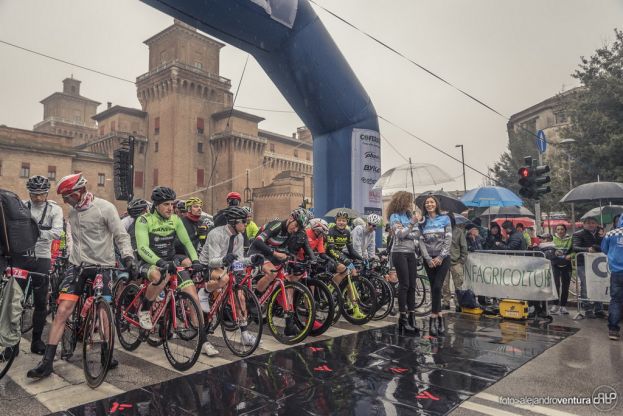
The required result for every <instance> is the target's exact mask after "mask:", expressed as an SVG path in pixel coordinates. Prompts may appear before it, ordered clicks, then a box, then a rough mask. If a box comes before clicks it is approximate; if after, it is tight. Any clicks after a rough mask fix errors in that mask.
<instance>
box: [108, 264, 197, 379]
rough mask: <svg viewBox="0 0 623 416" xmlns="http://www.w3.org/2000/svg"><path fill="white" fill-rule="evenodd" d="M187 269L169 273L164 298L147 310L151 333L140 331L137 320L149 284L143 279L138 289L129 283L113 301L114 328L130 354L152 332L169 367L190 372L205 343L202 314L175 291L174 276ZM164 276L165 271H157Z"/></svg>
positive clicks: (188, 300)
mask: <svg viewBox="0 0 623 416" xmlns="http://www.w3.org/2000/svg"><path fill="white" fill-rule="evenodd" d="M188 270H189V268H184V267H178V268H177V273H175V274H169V281H168V282H167V285H166V286H165V288H164V298H163V299H160V298H157V300H156V301H154V302H153V304H152V307H151V319H152V322H154V323H156V322H157V323H158V324H159V325H154V328H153V329H152V330H149V331H147V330H144V329H142V328H141V326H140V324H139V321H138V312H139V311H140V308H141V303H142V302H141V299H142V295H143V293H144V292H145V290H146V289H147V286H148V285H149V284H150V282H149V281H147V279H145V280H144V281H143V283H142V284H141V285H140V286H139V285H137V284H136V283H130V284H129V285H128V286H126V287H125V289H124V290H123V292H121V295H120V296H119V300H118V302H117V308H116V309H117V310H116V317H115V318H116V319H115V326H116V327H117V334H118V335H119V342H121V345H122V346H123V348H125V349H126V350H128V351H133V350H135V349H136V348H138V346H139V345H140V344H141V342H143V341H145V340H147V338H148V337H150V334H152V333H154V332H156V333H158V334H159V336H160V337H161V338H162V343H163V346H164V353H165V355H166V357H167V360H168V361H169V363H171V365H172V366H173V368H175V369H176V370H179V371H185V370H188V369H190V368H191V367H192V366H193V365H195V363H196V362H197V359H198V358H199V354H201V347H202V345H203V343H204V342H205V331H203V330H202V328H203V326H204V321H203V313H202V311H201V308H200V307H199V305H198V304H197V302H195V300H194V299H193V297H192V296H190V295H189V294H188V293H186V292H182V291H181V290H178V274H179V273H188ZM160 272H161V273H163V274H164V273H167V272H166V270H162V269H161V270H160Z"/></svg>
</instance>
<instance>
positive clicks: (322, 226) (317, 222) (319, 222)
mask: <svg viewBox="0 0 623 416" xmlns="http://www.w3.org/2000/svg"><path fill="white" fill-rule="evenodd" d="M309 228H311V229H312V230H314V231H318V232H321V233H323V234H329V224H327V222H326V221H325V220H323V219H322V218H312V219H311V220H309Z"/></svg>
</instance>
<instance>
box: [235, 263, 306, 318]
mask: <svg viewBox="0 0 623 416" xmlns="http://www.w3.org/2000/svg"><path fill="white" fill-rule="evenodd" d="M276 267H277V268H276V269H275V271H276V273H277V275H276V276H275V279H274V280H273V281H272V282H271V283H270V285H269V286H268V288H267V289H266V290H265V291H264V294H262V296H261V297H260V299H258V301H259V303H260V305H264V304H265V303H266V301H267V300H268V299H269V298H270V297H271V296H272V294H273V292H274V291H275V289H276V287H277V286H279V287H280V288H281V301H282V304H283V305H284V307H285V309H286V311H287V312H291V311H292V310H293V309H294V308H293V306H292V305H291V304H290V303H289V302H288V297H287V296H286V287H285V284H284V283H283V282H284V280H285V279H286V274H285V272H284V271H283V269H284V267H285V263H282V264H280V265H279V266H276ZM251 275H252V273H249V272H247V274H246V275H245V277H244V279H242V281H241V282H240V284H241V285H244V284H246V285H247V286H248V287H249V290H251V289H253V287H252V284H251Z"/></svg>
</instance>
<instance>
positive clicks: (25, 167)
mask: <svg viewBox="0 0 623 416" xmlns="http://www.w3.org/2000/svg"><path fill="white" fill-rule="evenodd" d="M29 176H30V163H26V162H22V168H21V169H20V170H19V177H20V178H28V177H29Z"/></svg>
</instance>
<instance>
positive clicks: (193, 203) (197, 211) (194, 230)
mask: <svg viewBox="0 0 623 416" xmlns="http://www.w3.org/2000/svg"><path fill="white" fill-rule="evenodd" d="M202 208H203V201H202V200H201V199H199V198H197V197H192V198H189V199H187V200H186V203H185V210H186V213H184V214H183V215H182V216H180V218H181V220H182V224H184V227H185V228H186V232H187V233H188V237H190V241H191V243H192V245H193V247H195V250H196V251H197V253H199V252H200V251H201V247H203V244H204V243H205V241H206V236H207V235H208V223H207V218H206V217H203V216H202V215H201V212H202V211H201V209H202ZM175 252H176V253H177V254H185V248H184V245H183V244H182V242H181V241H180V240H179V239H177V238H176V239H175Z"/></svg>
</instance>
